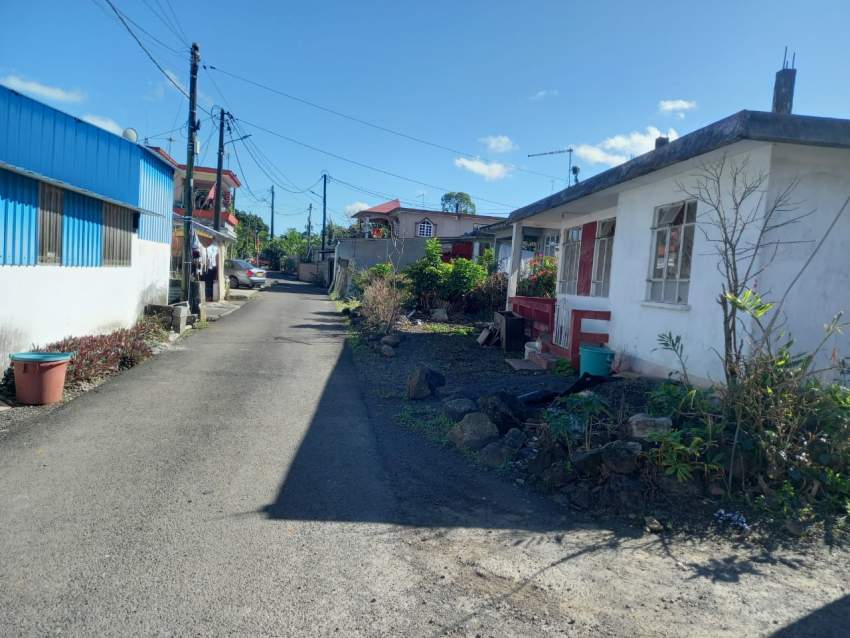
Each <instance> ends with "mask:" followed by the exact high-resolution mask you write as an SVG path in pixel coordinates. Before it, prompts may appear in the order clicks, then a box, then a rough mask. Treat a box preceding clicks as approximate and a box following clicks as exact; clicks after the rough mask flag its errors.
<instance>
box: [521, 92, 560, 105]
mask: <svg viewBox="0 0 850 638" xmlns="http://www.w3.org/2000/svg"><path fill="white" fill-rule="evenodd" d="M556 95H558V89H543V90H541V91H538V92H537V93H535V94H534V95H531V96H529V98H528V99H529V100H531V101H532V102H537V101H538V100H543V99H545V98H547V97H555V96H556Z"/></svg>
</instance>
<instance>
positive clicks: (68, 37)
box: [0, 0, 850, 230]
mask: <svg viewBox="0 0 850 638" xmlns="http://www.w3.org/2000/svg"><path fill="white" fill-rule="evenodd" d="M113 1H114V2H115V4H116V6H117V7H118V8H119V9H120V10H121V11H123V12H124V13H125V14H127V15H128V16H129V17H130V18H132V20H134V21H135V22H136V23H138V24H139V25H141V26H142V27H144V29H146V30H147V31H149V32H150V33H151V34H153V35H154V36H156V37H157V38H158V39H159V40H161V41H162V42H163V43H165V44H166V45H167V47H169V48H173V49H176V50H178V51H179V50H182V49H186V41H197V42H198V43H199V45H200V47H201V57H202V63H204V64H208V65H214V66H216V67H219V68H220V69H223V70H227V71H230V72H232V73H235V74H238V75H240V76H244V77H247V78H250V79H253V80H256V81H259V82H262V83H265V84H268V85H270V86H272V87H275V88H276V89H278V90H280V91H284V92H287V93H290V94H292V95H295V96H298V97H301V98H304V99H306V100H310V101H313V102H315V103H318V104H321V105H324V106H326V107H329V108H332V109H335V110H338V111H340V112H343V113H346V114H349V115H352V116H355V117H358V118H361V119H365V120H369V121H371V122H374V123H376V124H379V125H381V126H385V127H388V128H391V129H394V130H398V131H401V132H404V133H406V134H408V135H412V136H416V137H419V138H423V139H426V140H428V141H431V142H433V143H436V144H439V145H442V146H446V147H450V148H453V149H456V150H460V151H463V152H465V153H468V154H470V155H472V157H468V156H463V155H458V154H457V153H452V152H448V151H445V150H442V149H437V148H433V147H429V146H425V145H422V144H419V143H415V142H412V141H410V140H407V139H403V138H400V137H397V136H394V135H391V134H388V133H384V132H381V131H378V130H375V129H373V128H369V127H365V126H363V125H361V124H358V123H355V122H352V121H349V120H346V119H342V118H339V117H336V116H334V115H332V114H329V113H326V112H322V111H319V110H316V109H313V108H311V107H309V106H307V105H304V104H301V103H298V102H295V101H292V100H289V99H286V98H283V97H280V96H277V95H274V94H272V93H269V92H267V91H264V90H262V89H259V88H257V87H254V86H251V85H249V84H246V83H244V82H241V81H239V80H236V79H233V78H231V77H228V76H227V75H223V74H221V73H217V72H215V71H202V72H201V75H200V79H199V89H200V91H201V94H202V99H201V103H202V105H205V106H211V105H212V104H213V103H215V104H220V103H222V102H223V101H224V99H223V98H222V97H221V95H220V94H219V92H218V90H217V88H216V87H215V86H214V84H213V82H212V80H211V77H210V76H212V78H214V79H215V82H216V83H217V85H218V87H219V88H220V90H221V92H222V93H223V95H224V98H226V104H225V106H226V107H227V108H229V110H231V111H232V112H233V113H234V115H235V116H236V117H237V118H244V120H246V121H248V122H252V123H255V124H259V125H261V126H263V127H264V128H267V129H269V130H273V131H276V132H278V133H280V134H282V135H285V136H289V137H291V138H294V139H297V140H299V141H301V142H303V143H306V144H309V145H312V146H314V147H317V148H320V149H323V150H325V151H329V152H332V153H334V154H336V155H339V156H344V157H346V158H349V159H351V160H355V161H357V162H360V163H362V164H368V165H371V166H374V167H378V168H381V169H384V170H386V171H389V172H392V173H396V174H399V175H402V176H405V177H409V178H411V179H414V180H417V181H420V182H425V183H427V184H429V186H422V185H420V184H415V183H411V182H409V181H404V180H400V179H397V178H395V177H391V176H388V175H386V174H383V173H379V172H375V171H372V170H369V169H367V168H364V167H362V166H357V165H353V164H351V163H348V162H345V161H343V160H341V159H338V158H334V157H330V156H327V155H323V154H321V153H318V152H316V151H314V150H310V149H308V148H305V147H303V146H299V145H297V144H294V143H292V142H288V141H285V140H283V139H280V138H278V137H274V136H272V135H270V134H268V133H265V132H262V131H260V130H257V129H253V128H252V127H251V126H249V125H247V124H243V125H242V127H243V129H244V131H245V132H246V133H248V132H250V133H251V134H252V138H251V141H252V142H253V143H254V144H255V146H254V147H253V148H254V152H255V153H256V152H257V149H259V151H260V152H262V153H263V154H264V155H265V156H266V157H268V158H269V159H270V160H271V162H272V163H273V164H274V165H275V166H276V167H277V169H279V170H280V171H282V172H283V173H284V174H285V176H286V178H284V177H283V176H280V175H277V174H276V173H274V169H271V170H272V172H273V173H274V176H275V180H276V181H277V182H278V183H279V186H278V187H277V191H278V194H277V210H278V211H279V213H280V214H279V215H278V216H277V218H276V229H280V230H282V229H284V228H286V227H289V226H297V227H299V228H301V227H303V225H304V223H305V221H306V207H307V204H308V202H310V201H312V202H313V203H314V209H315V210H318V208H319V206H318V200H317V198H316V197H315V196H311V195H309V194H304V193H300V194H293V193H287V192H285V191H284V190H283V189H282V188H281V187H280V186H287V187H289V188H290V189H293V190H296V189H294V188H293V187H292V184H295V185H297V186H298V189H303V188H306V187H308V186H310V185H311V184H313V183H314V182H316V180H317V179H318V178H319V175H320V173H321V171H323V170H326V171H327V172H328V173H329V174H330V175H331V176H332V177H333V178H337V179H339V180H343V181H346V182H348V183H350V184H353V185H356V186H358V187H362V188H365V189H367V190H371V191H374V192H376V193H382V194H387V195H391V196H393V197H399V198H401V199H403V200H410V201H411V202H421V201H423V200H424V202H425V204H426V206H436V205H438V202H439V199H440V196H441V195H442V193H443V189H448V190H463V191H467V192H469V193H470V194H471V195H472V196H473V198H474V199H476V200H477V202H478V206H479V211H480V212H494V213H499V214H506V213H507V212H509V211H510V209H511V206H520V205H524V204H526V203H529V202H531V201H534V200H536V199H539V198H540V197H543V196H545V195H548V194H549V193H551V192H552V190H553V188H561V187H563V182H562V181H561V182H558V181H556V180H553V179H551V178H550V177H546V176H541V175H536V174H531V173H527V172H524V171H522V170H519V169H518V168H516V167H524V168H527V169H529V170H531V171H536V172H539V173H544V174H546V175H552V176H557V177H561V178H563V177H565V175H566V171H567V159H566V156H563V155H562V156H553V157H545V158H531V159H529V158H527V157H526V155H527V154H528V153H533V152H540V151H548V150H552V149H556V148H563V147H565V146H567V145H572V146H573V147H575V148H576V149H577V153H576V158H575V160H574V161H575V163H577V164H578V165H579V166H580V167H581V171H582V172H581V177H584V178H586V177H588V176H590V175H593V174H595V173H597V172H600V171H602V170H605V169H606V168H608V167H609V166H611V165H612V164H614V163H616V162H619V161H623V160H624V159H626V158H628V157H629V156H631V155H634V154H637V153H640V152H643V151H644V150H645V149H646V148H648V145H649V144H650V143H651V140H652V138H654V136H655V135H656V134H657V131H660V132H662V133H668V132H669V131H670V129H673V131H675V133H674V134H679V135H682V134H684V133H687V132H690V131H692V130H694V129H696V128H699V127H701V126H704V125H706V124H708V123H710V122H713V121H715V120H717V119H719V118H721V117H724V116H726V115H729V114H731V113H733V112H736V111H738V110H740V109H743V108H748V109H761V110H769V108H770V102H771V95H772V85H773V75H774V73H775V71H776V70H777V69H779V68H780V65H781V62H782V52H783V48H784V47H785V45H788V46H789V48H790V49H791V50H794V51H796V52H797V67H798V69H799V71H798V77H797V90H796V98H795V104H794V110H795V112H797V113H803V114H810V115H823V116H832V117H842V118H850V83H848V82H847V77H848V71H850V38H847V36H846V32H845V31H846V25H847V24H848V19H850V5H848V3H846V2H842V1H834V2H828V1H823V2H807V3H805V4H802V3H798V2H793V3H792V2H788V3H785V2H766V1H765V2H755V1H747V0H739V1H737V2H731V1H730V2H722V1H720V2H712V3H706V2H703V3H670V2H652V1H644V2H640V3H636V2H604V1H603V2H596V3H587V2H554V1H553V2H524V3H519V2H507V1H505V2H493V1H492V0H491V1H490V2H478V1H473V0H469V1H464V2H457V1H456V0H455V1H453V2H449V1H442V0H439V1H433V0H432V1H429V2H427V3H426V2H406V1H398V0H397V1H394V2H335V1H332V0H326V1H325V2H321V3H317V2H278V3H272V2H250V1H246V2H241V3H235V2H232V1H231V2H220V1H219V0H209V1H208V2H205V3H202V4H198V3H188V2H181V1H180V0H171V3H172V5H173V8H174V12H175V13H176V16H177V20H178V21H179V25H180V28H174V27H173V26H172V25H171V24H166V22H167V21H166V20H164V19H161V16H160V15H158V14H159V12H160V9H162V10H163V11H164V12H165V13H166V15H167V16H169V17H170V14H168V8H167V6H168V5H167V0H146V1H145V0H132V1H130V0H113ZM108 11H109V10H108V8H107V7H106V4H105V3H104V1H103V0H94V1H92V0H89V1H85V0H78V1H76V2H67V1H65V2H59V1H48V0H30V1H28V2H26V3H22V2H18V3H13V2H4V3H2V5H0V21H2V23H3V24H4V25H6V28H5V29H4V36H3V38H2V40H1V41H0V61H1V62H0V80H2V81H3V82H4V83H6V84H7V85H12V86H13V87H15V88H19V89H21V90H22V91H23V92H27V93H29V94H30V95H32V96H34V97H36V98H38V99H41V100H43V101H45V102H47V103H49V104H51V105H53V106H56V107H58V108H61V109H63V110H65V111H68V112H70V113H73V114H74V115H77V116H80V117H83V116H87V117H89V118H90V119H93V118H97V121H99V122H101V124H103V125H104V126H112V125H117V126H118V127H126V126H132V127H134V128H135V129H137V130H138V131H139V132H140V135H141V137H144V136H152V135H156V134H158V133H161V132H163V131H168V130H170V129H174V128H176V127H178V126H180V125H181V124H182V123H184V122H185V118H186V109H187V101H186V100H185V98H183V97H182V96H181V95H180V94H179V93H178V92H177V91H176V90H175V89H174V88H172V87H171V86H170V85H169V83H168V80H167V79H166V78H165V77H164V76H163V75H162V74H161V73H160V72H159V71H158V70H157V69H156V67H155V66H154V65H153V64H152V63H151V62H150V60H149V59H148V58H147V57H145V55H144V53H143V52H142V51H141V49H140V48H139V47H138V46H137V45H136V43H135V42H134V41H133V40H132V39H131V37H130V36H129V35H128V34H127V32H126V31H125V30H124V29H123V27H122V26H121V25H120V24H119V23H118V21H117V20H116V19H115V18H114V16H110V15H108V14H107V12H108ZM181 28H182V30H183V31H184V32H185V36H186V37H185V38H184V37H183V35H180V34H179V32H180V29H181ZM173 31H176V32H177V33H175V32H173ZM140 35H141V37H142V38H143V41H144V42H145V43H146V44H147V45H148V46H149V48H150V51H151V52H152V53H153V54H154V56H155V57H156V58H157V60H158V61H159V62H160V63H161V64H162V66H163V67H165V68H166V69H167V70H168V71H169V72H172V73H174V74H175V76H176V77H177V78H178V80H179V81H180V82H182V83H184V84H185V83H186V82H187V77H188V56H187V55H186V54H184V53H175V52H174V51H171V50H169V48H166V47H163V46H161V45H160V44H158V43H155V42H153V41H152V40H151V38H150V37H149V36H147V35H145V34H143V33H140ZM650 127H651V128H650ZM215 131H216V128H215V127H214V126H213V125H212V124H211V123H210V122H209V121H205V122H204V123H203V127H202V129H201V132H200V136H199V137H200V141H201V144H202V148H201V158H200V159H202V160H203V162H204V164H206V165H214V164H215V137H214V136H212V137H211V133H214V132H215ZM171 135H173V137H174V138H175V140H176V141H174V142H173V143H171V147H172V154H173V155H174V156H175V157H176V158H178V159H179V160H180V161H181V162H182V161H185V133H184V132H183V131H175V132H174V133H172V134H171ZM151 142H152V143H156V144H158V145H162V146H165V147H166V148H167V147H168V145H169V142H168V141H167V140H164V139H155V140H151ZM237 151H238V154H239V156H240V159H241V163H242V166H243V167H244V175H240V176H241V177H243V178H244V181H245V182H247V185H248V186H249V187H250V189H251V190H252V191H253V192H254V193H255V194H256V195H257V196H259V197H261V198H262V197H265V196H266V194H267V193H268V188H269V186H270V185H271V180H270V179H269V178H268V177H267V176H266V175H265V174H263V172H262V171H261V170H260V169H259V168H258V167H257V166H256V165H255V164H254V162H253V160H252V159H251V157H250V155H249V153H248V149H247V148H245V147H244V146H242V145H241V144H240V145H239V146H237ZM476 156H478V157H476ZM228 164H229V166H230V167H231V168H233V169H234V170H236V171H237V172H238V173H240V174H241V173H242V171H240V170H239V168H238V166H237V164H236V159H235V157H234V155H233V153H232V151H231V154H230V155H229V158H228ZM266 168H267V170H269V169H268V167H266ZM287 178H288V179H289V180H291V182H288V181H286V179H287ZM314 190H315V191H316V192H320V185H319V186H316V187H314ZM382 199H383V198H382V197H380V196H377V195H372V194H367V193H364V192H361V191H357V190H354V189H351V188H349V187H345V186H343V185H342V184H340V183H338V182H335V181H331V183H330V186H329V193H328V202H329V208H330V211H331V215H332V218H333V219H334V221H336V222H338V223H342V222H345V221H346V220H345V217H346V212H347V211H351V210H353V209H354V208H356V206H357V205H358V204H359V205H361V206H362V205H364V204H369V205H372V204H376V203H379V202H380V201H382ZM483 200H490V201H483ZM492 202H497V203H498V204H496V203H492ZM237 205H238V207H239V208H244V209H248V210H252V211H253V212H256V213H258V214H261V215H263V217H264V218H265V219H267V220H268V217H269V211H268V204H266V203H264V202H262V201H260V202H257V201H254V200H253V199H252V197H251V196H250V195H249V193H248V192H247V189H246V188H242V189H241V190H240V192H239V194H238V195H237ZM317 219H318V215H315V214H314V223H315V222H316V220H317Z"/></svg>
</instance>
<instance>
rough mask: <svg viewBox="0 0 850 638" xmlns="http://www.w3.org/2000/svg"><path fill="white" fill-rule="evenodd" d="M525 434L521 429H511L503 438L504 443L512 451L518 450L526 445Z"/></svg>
mask: <svg viewBox="0 0 850 638" xmlns="http://www.w3.org/2000/svg"><path fill="white" fill-rule="evenodd" d="M525 439H526V436H525V432H523V431H522V430H520V429H519V428H511V429H510V430H508V431H507V433H505V436H504V437H503V438H502V443H503V444H504V445H506V446H507V447H509V448H511V449H512V450H518V449H520V448H521V447H522V446H523V445H525Z"/></svg>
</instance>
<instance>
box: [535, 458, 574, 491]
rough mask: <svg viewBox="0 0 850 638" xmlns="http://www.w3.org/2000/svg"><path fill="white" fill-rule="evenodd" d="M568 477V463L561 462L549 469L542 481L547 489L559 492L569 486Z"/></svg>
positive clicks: (541, 478) (544, 473) (543, 475)
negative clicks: (558, 490)
mask: <svg viewBox="0 0 850 638" xmlns="http://www.w3.org/2000/svg"><path fill="white" fill-rule="evenodd" d="M568 476H569V472H568V471H567V466H566V463H563V462H561V461H559V462H557V463H552V465H550V466H549V467H547V468H546V470H545V471H544V472H543V474H542V476H541V477H540V480H541V481H542V483H543V485H544V486H545V487H546V488H547V489H549V490H557V489H559V488H561V487H563V486H564V485H566V484H567V477H568Z"/></svg>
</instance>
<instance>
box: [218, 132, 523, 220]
mask: <svg viewBox="0 0 850 638" xmlns="http://www.w3.org/2000/svg"><path fill="white" fill-rule="evenodd" d="M235 119H237V120H238V121H239V122H241V123H243V124H245V125H247V126H250V127H252V128H255V129H257V130H258V131H263V132H265V133H268V134H269V135H273V136H275V137H279V138H280V139H283V140H286V141H288V142H291V143H293V144H297V145H298V146H303V147H304V148H308V149H310V150H311V151H315V152H317V153H321V154H322V155H327V156H328V157H333V158H334V159H338V160H340V161H343V162H347V163H349V164H353V165H355V166H359V167H361V168H366V169H368V170H370V171H375V172H377V173H382V174H384V175H388V176H389V177H395V178H396V179H400V180H402V181H405V182H410V183H412V184H418V185H419V186H425V187H427V188H435V189H437V190H441V191H445V192H449V191H451V190H452V189H450V188H444V187H443V186H437V185H435V184H431V183H429V182H423V181H421V180H418V179H414V178H412V177H406V176H404V175H399V174H398V173H393V172H392V171H388V170H386V169H383V168H378V167H376V166H371V165H370V164H366V163H364V162H360V161H358V160H354V159H351V158H349V157H345V156H343V155H339V154H337V153H333V152H331V151H327V150H325V149H322V148H319V147H318V146H313V145H312V144H307V143H306V142H302V141H300V140H297V139H295V138H292V137H289V136H288V135H284V134H283V133H279V132H277V131H273V130H271V129H268V128H266V127H264V126H261V125H260V124H256V123H254V122H249V121H248V120H246V119H244V118H235ZM473 198H474V199H477V200H478V201H482V202H487V203H488V204H493V205H494V206H500V207H504V208H510V209H515V208H518V206H516V205H514V204H506V203H504V202H498V201H495V200H492V199H487V198H485V197H477V196H473Z"/></svg>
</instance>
